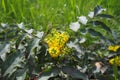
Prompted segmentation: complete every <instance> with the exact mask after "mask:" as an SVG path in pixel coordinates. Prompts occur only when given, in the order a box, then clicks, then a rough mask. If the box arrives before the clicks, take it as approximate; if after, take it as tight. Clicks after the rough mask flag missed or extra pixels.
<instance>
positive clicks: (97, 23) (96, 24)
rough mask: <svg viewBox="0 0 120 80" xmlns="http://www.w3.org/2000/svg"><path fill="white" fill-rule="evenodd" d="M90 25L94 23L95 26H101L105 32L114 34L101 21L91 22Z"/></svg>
mask: <svg viewBox="0 0 120 80" xmlns="http://www.w3.org/2000/svg"><path fill="white" fill-rule="evenodd" d="M90 23H92V24H93V25H95V26H98V25H100V26H101V27H102V28H103V29H104V30H106V31H107V32H110V33H112V31H111V29H110V28H109V27H108V26H107V25H106V24H105V23H103V22H101V21H91V22H90Z"/></svg>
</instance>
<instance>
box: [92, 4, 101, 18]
mask: <svg viewBox="0 0 120 80" xmlns="http://www.w3.org/2000/svg"><path fill="white" fill-rule="evenodd" d="M101 9H102V7H100V6H98V5H97V6H96V7H95V8H94V16H96V15H97V14H99V11H101Z"/></svg>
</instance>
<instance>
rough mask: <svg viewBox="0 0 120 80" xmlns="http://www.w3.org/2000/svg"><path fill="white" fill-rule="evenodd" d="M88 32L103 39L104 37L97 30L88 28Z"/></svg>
mask: <svg viewBox="0 0 120 80" xmlns="http://www.w3.org/2000/svg"><path fill="white" fill-rule="evenodd" d="M88 32H89V33H90V34H91V35H93V36H99V37H100V38H101V39H103V40H105V37H104V36H103V35H102V34H101V33H100V32H98V31H95V30H94V29H88Z"/></svg>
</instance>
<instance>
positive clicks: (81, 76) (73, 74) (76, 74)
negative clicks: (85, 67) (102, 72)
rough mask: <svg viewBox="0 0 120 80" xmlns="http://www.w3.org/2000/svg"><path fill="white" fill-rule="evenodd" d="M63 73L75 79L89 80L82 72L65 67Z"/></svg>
mask: <svg viewBox="0 0 120 80" xmlns="http://www.w3.org/2000/svg"><path fill="white" fill-rule="evenodd" d="M62 71H63V72H64V73H66V74H68V75H70V76H71V77H72V78H74V79H83V80H88V77H87V75H86V74H84V73H82V72H80V71H79V70H77V69H75V68H72V67H69V66H65V67H63V68H62Z"/></svg>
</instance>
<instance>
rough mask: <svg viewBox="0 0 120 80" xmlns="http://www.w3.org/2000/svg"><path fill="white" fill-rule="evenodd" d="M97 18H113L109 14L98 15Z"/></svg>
mask: <svg viewBox="0 0 120 80" xmlns="http://www.w3.org/2000/svg"><path fill="white" fill-rule="evenodd" d="M97 16H98V17H103V18H114V17H113V16H112V15H109V14H98V15H97Z"/></svg>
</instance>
